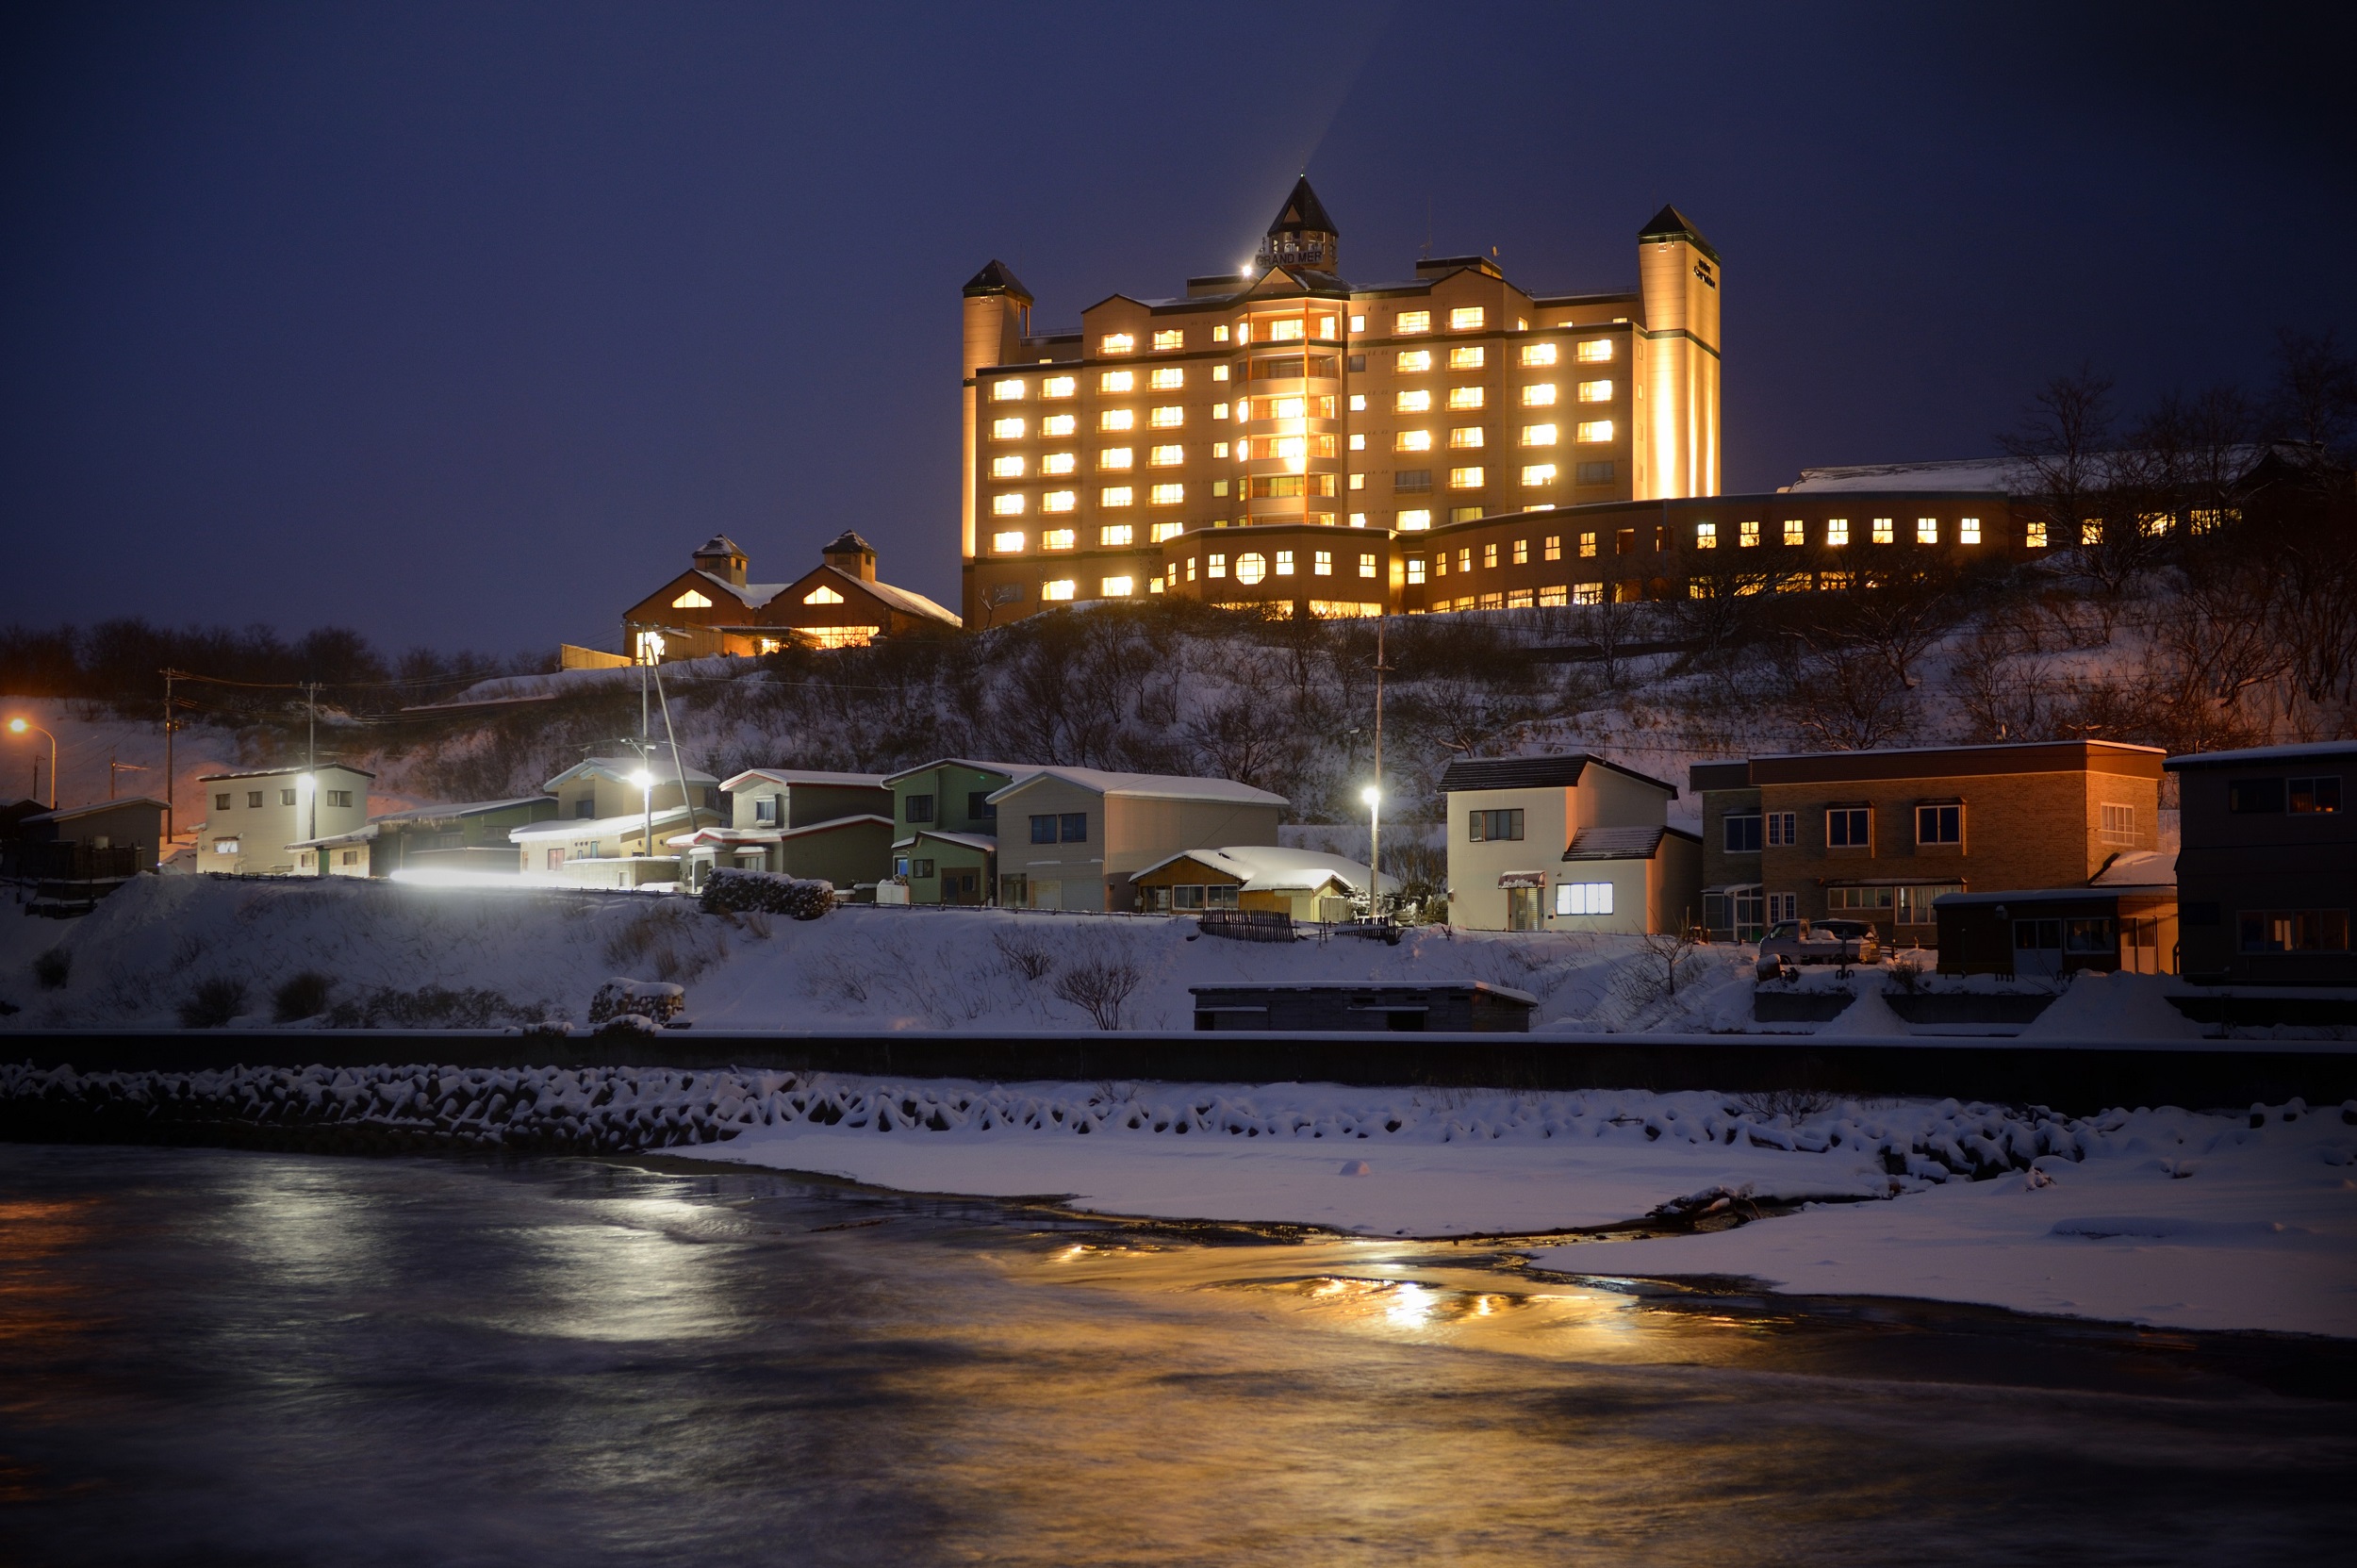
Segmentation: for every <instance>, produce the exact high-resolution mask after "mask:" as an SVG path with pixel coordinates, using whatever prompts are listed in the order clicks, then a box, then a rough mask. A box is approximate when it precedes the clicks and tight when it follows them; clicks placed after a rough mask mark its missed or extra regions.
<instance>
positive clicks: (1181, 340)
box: [1154, 326, 1187, 354]
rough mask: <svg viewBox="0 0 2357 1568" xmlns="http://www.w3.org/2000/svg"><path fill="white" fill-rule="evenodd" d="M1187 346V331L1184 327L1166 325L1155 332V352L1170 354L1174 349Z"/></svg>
mask: <svg viewBox="0 0 2357 1568" xmlns="http://www.w3.org/2000/svg"><path fill="white" fill-rule="evenodd" d="M1186 346H1187V333H1186V329H1185V328H1184V327H1175V326H1174V327H1166V328H1164V329H1163V330H1162V331H1160V332H1157V333H1155V334H1154V352H1155V353H1157V354H1168V353H1169V352H1170V351H1171V350H1173V349H1183V348H1185V347H1186Z"/></svg>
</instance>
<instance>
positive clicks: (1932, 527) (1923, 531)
mask: <svg viewBox="0 0 2357 1568" xmlns="http://www.w3.org/2000/svg"><path fill="white" fill-rule="evenodd" d="M1915 542H1916V543H1917V544H1937V543H1938V542H1939V520H1938V519H1937V518H1917V519H1916V520H1915Z"/></svg>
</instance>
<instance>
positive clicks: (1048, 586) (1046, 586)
mask: <svg viewBox="0 0 2357 1568" xmlns="http://www.w3.org/2000/svg"><path fill="white" fill-rule="evenodd" d="M1073 586H1074V585H1073V582H1072V579H1071V578H1069V577H1059V578H1057V579H1056V580H1055V581H1054V582H1052V583H1042V584H1041V585H1040V586H1039V596H1040V597H1041V598H1042V599H1046V600H1051V601H1052V600H1059V599H1069V598H1071V597H1072V589H1073Z"/></svg>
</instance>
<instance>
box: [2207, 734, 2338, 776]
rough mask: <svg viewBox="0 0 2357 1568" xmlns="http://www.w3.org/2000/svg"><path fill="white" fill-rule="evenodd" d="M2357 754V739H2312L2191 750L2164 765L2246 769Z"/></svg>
mask: <svg viewBox="0 0 2357 1568" xmlns="http://www.w3.org/2000/svg"><path fill="white" fill-rule="evenodd" d="M2352 753H2357V737H2352V738H2349V739H2347V740H2312V741H2308V742H2306V743H2305V744H2303V745H2299V746H2247V747H2245V748H2243V749H2242V750H2241V751H2190V752H2187V753H2185V754H2184V755H2183V756H2175V757H2171V758H2169V759H2168V760H2167V762H2165V763H2163V764H2161V766H2162V767H2166V768H2169V769H2171V770H2172V771H2174V770H2177V769H2182V768H2186V767H2249V766H2250V765H2251V764H2253V763H2270V762H2314V761H2318V760H2321V759H2323V758H2325V757H2346V756H2349V755H2350V754H2352Z"/></svg>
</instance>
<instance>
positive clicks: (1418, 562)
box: [1408, 555, 1424, 583]
mask: <svg viewBox="0 0 2357 1568" xmlns="http://www.w3.org/2000/svg"><path fill="white" fill-rule="evenodd" d="M1408 581H1409V582H1410V583H1421V582H1423V581H1424V557H1423V556H1421V555H1410V556H1409V557H1408Z"/></svg>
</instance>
